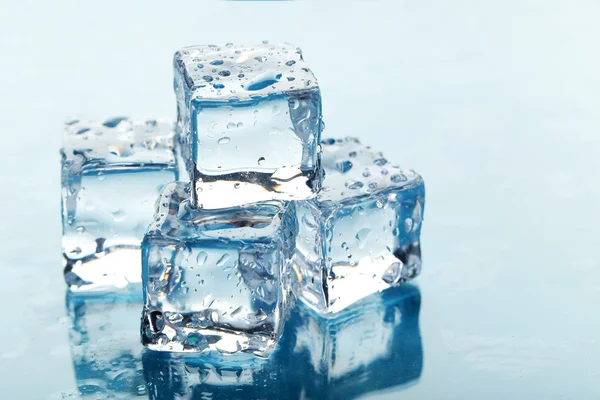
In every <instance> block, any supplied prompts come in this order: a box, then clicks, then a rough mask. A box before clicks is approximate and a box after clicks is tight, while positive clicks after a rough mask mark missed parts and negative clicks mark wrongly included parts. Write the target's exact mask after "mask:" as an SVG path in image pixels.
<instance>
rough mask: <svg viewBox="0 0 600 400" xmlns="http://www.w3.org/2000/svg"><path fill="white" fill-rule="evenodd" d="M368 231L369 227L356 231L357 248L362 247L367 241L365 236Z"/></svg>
mask: <svg viewBox="0 0 600 400" xmlns="http://www.w3.org/2000/svg"><path fill="white" fill-rule="evenodd" d="M370 233H371V229H370V228H362V229H361V230H360V231H358V232H357V233H356V244H358V248H359V249H363V248H364V247H365V244H366V243H367V238H368V237H369V234H370Z"/></svg>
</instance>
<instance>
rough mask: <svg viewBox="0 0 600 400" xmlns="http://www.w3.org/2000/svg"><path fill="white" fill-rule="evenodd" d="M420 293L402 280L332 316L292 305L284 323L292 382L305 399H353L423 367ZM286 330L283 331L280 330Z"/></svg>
mask: <svg viewBox="0 0 600 400" xmlns="http://www.w3.org/2000/svg"><path fill="white" fill-rule="evenodd" d="M420 304H421V298H420V293H419V290H418V288H417V287H415V286H412V285H402V286H399V287H394V288H391V289H389V290H387V291H385V292H382V293H377V294H373V295H371V296H369V297H367V298H365V299H363V300H361V301H360V302H358V303H356V304H355V305H353V306H352V307H350V308H348V309H346V310H344V312H342V313H340V314H336V316H335V317H330V318H325V317H322V316H319V315H317V314H315V313H314V311H311V310H309V309H308V308H307V307H305V306H301V307H298V308H297V309H296V311H295V312H294V314H293V316H292V319H291V320H290V321H289V324H290V325H291V326H292V328H290V329H291V330H292V331H293V332H294V333H293V334H292V335H293V337H294V339H295V345H294V350H293V356H292V358H291V360H294V361H293V363H294V364H295V365H298V366H299V368H300V369H301V370H302V372H301V373H300V374H298V375H297V378H296V382H297V383H298V382H299V383H298V384H299V385H300V386H302V388H303V390H304V391H305V393H306V394H307V395H308V397H309V398H327V399H329V398H341V399H346V398H353V397H356V396H358V395H363V394H366V393H369V392H372V391H376V390H381V389H385V388H391V387H396V386H401V385H406V384H409V383H411V382H415V381H416V380H417V379H418V378H419V377H420V376H421V371H422V367H423V350H422V344H421V335H420V331H419V309H420ZM286 334H287V333H286Z"/></svg>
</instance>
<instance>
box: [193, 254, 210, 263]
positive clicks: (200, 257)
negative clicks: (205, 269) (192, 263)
mask: <svg viewBox="0 0 600 400" xmlns="http://www.w3.org/2000/svg"><path fill="white" fill-rule="evenodd" d="M207 258H208V254H206V253H205V252H203V251H201V252H200V253H198V255H197V256H196V262H197V263H198V265H204V263H205V262H206V259H207Z"/></svg>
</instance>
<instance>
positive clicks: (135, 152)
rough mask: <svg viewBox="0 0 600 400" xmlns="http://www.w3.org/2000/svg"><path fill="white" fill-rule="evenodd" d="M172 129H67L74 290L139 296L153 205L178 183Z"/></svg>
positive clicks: (66, 237)
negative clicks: (170, 184) (142, 253)
mask: <svg viewBox="0 0 600 400" xmlns="http://www.w3.org/2000/svg"><path fill="white" fill-rule="evenodd" d="M173 126H174V124H173V123H172V122H170V121H166V120H154V119H148V120H137V121H133V120H130V119H127V118H112V119H109V120H106V121H104V122H96V121H84V120H71V121H68V122H67V124H66V126H65V133H64V138H63V148H62V150H61V155H62V223H63V240H62V247H63V256H64V259H65V264H66V266H65V280H66V281H67V284H68V285H69V287H70V289H71V290H72V291H78V292H88V293H89V292H98V291H101V292H106V291H113V290H123V289H131V290H135V288H137V289H138V290H139V289H140V286H139V285H140V282H141V265H140V260H141V257H140V251H139V247H140V243H141V240H142V238H143V236H144V233H145V231H146V229H147V227H148V225H149V224H150V223H151V222H152V215H153V212H154V202H155V201H156V197H157V196H158V193H159V192H160V189H161V187H162V186H163V185H164V184H165V183H167V182H171V181H174V180H177V178H178V172H177V162H176V159H175V155H174V151H173V137H174V132H173ZM130 284H131V285H130Z"/></svg>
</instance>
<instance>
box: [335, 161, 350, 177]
mask: <svg viewBox="0 0 600 400" xmlns="http://www.w3.org/2000/svg"><path fill="white" fill-rule="evenodd" d="M335 168H336V169H337V170H338V171H339V172H340V173H342V174H345V173H346V172H348V171H350V170H351V169H352V163H351V162H350V161H349V160H342V161H338V162H337V163H336V164H335Z"/></svg>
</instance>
